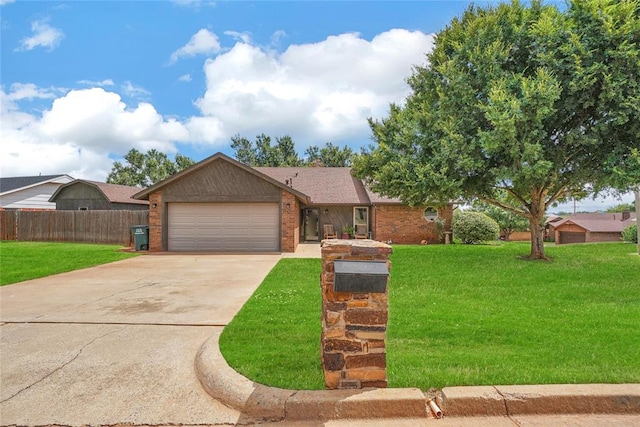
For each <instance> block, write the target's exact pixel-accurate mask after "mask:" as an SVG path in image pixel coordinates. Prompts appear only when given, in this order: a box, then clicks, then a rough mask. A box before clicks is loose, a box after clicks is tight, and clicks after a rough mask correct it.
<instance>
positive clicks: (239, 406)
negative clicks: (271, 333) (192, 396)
mask: <svg viewBox="0 0 640 427" xmlns="http://www.w3.org/2000/svg"><path fill="white" fill-rule="evenodd" d="M195 370H196V374H197V376H198V379H199V380H200V383H201V384H202V386H203V387H204V389H205V390H206V391H207V393H209V394H210V395H211V396H212V397H213V398H215V399H216V400H218V401H220V402H222V403H223V404H225V405H227V406H229V407H231V408H233V409H236V410H238V411H240V412H241V413H243V414H244V415H248V416H250V417H252V418H254V419H255V420H261V421H284V420H286V421H305V420H314V421H319V420H327V421H328V420H336V419H358V418H393V417H396V418H405V417H409V418H427V417H428V416H429V413H428V412H427V406H426V401H427V399H426V398H425V396H424V394H423V393H422V391H421V390H419V389H417V388H387V389H362V390H302V391H296V390H285V389H280V388H275V387H267V386H264V385H262V384H257V383H254V382H253V381H251V380H249V379H247V378H245V377H243V376H242V375H240V374H239V373H237V372H236V371H234V370H233V369H232V368H231V367H230V366H229V365H228V364H227V362H226V360H225V359H224V357H223V356H222V353H220V349H219V346H218V336H217V335H215V336H213V337H211V338H209V339H208V340H207V341H206V342H205V343H204V344H203V345H202V347H201V348H200V351H199V352H198V355H197V356H196V360H195Z"/></svg>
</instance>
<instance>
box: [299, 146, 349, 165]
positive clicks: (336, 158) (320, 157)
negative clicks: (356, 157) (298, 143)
mask: <svg viewBox="0 0 640 427" xmlns="http://www.w3.org/2000/svg"><path fill="white" fill-rule="evenodd" d="M304 154H305V156H306V158H305V163H306V164H308V165H309V166H325V167H334V168H340V167H349V166H351V160H352V158H353V150H352V149H351V148H349V147H347V146H346V145H345V146H344V147H342V148H340V147H338V146H337V145H333V144H332V143H330V142H327V144H326V145H325V146H324V147H318V146H317V145H312V146H311V147H309V148H307V149H306V150H305V152H304Z"/></svg>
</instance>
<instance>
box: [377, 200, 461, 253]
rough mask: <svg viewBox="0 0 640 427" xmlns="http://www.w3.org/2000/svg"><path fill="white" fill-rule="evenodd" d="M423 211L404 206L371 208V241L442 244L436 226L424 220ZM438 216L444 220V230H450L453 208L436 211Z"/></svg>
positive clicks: (422, 209) (448, 206)
mask: <svg viewBox="0 0 640 427" xmlns="http://www.w3.org/2000/svg"><path fill="white" fill-rule="evenodd" d="M424 209H425V208H424V207H416V208H413V207H410V206H406V205H376V206H373V208H372V215H371V228H372V231H373V239H375V240H378V241H380V242H387V241H389V240H390V241H391V242H392V243H400V244H419V243H421V242H422V241H426V243H442V242H443V241H444V239H443V238H441V237H440V234H439V230H438V226H437V225H436V224H435V223H433V222H430V221H427V220H426V219H425V218H424ZM438 216H439V217H441V218H444V219H445V230H451V221H452V219H453V206H452V205H447V206H446V207H444V208H440V209H438Z"/></svg>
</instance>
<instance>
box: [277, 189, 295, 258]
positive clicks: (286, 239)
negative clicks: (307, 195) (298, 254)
mask: <svg viewBox="0 0 640 427" xmlns="http://www.w3.org/2000/svg"><path fill="white" fill-rule="evenodd" d="M287 205H288V206H287ZM280 212H281V217H280V221H281V224H280V250H281V251H282V252H295V251H296V248H297V247H298V244H299V243H300V205H299V204H298V200H297V199H296V197H295V196H294V195H293V194H291V193H289V192H288V191H285V190H282V200H281V201H280Z"/></svg>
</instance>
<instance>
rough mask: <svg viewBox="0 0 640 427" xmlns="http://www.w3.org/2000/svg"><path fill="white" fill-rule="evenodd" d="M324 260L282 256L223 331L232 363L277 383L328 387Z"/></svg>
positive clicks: (225, 351)
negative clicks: (323, 359)
mask: <svg viewBox="0 0 640 427" xmlns="http://www.w3.org/2000/svg"><path fill="white" fill-rule="evenodd" d="M319 277H320V260H319V259H294V258H288V259H283V260H281V261H280V262H279V263H278V264H277V265H276V266H275V267H274V268H273V270H271V272H270V273H269V274H268V275H267V277H266V278H265V280H264V282H263V283H262V285H260V287H259V288H258V289H257V290H256V292H255V293H254V294H253V296H252V297H251V298H250V299H249V301H247V303H246V304H245V305H244V306H243V307H242V309H241V310H240V312H239V313H238V314H237V315H236V317H235V318H234V319H233V321H232V322H231V323H230V324H229V325H228V326H227V327H226V328H225V329H224V331H223V332H222V336H221V337H220V349H221V351H222V353H223V354H224V355H225V358H226V359H227V361H228V362H229V364H230V365H231V366H233V367H234V368H235V369H236V370H237V371H238V372H240V373H242V374H244V375H245V376H247V377H249V378H251V379H253V380H254V381H256V382H259V383H262V384H267V385H271V386H276V387H283V388H289V387H291V386H292V385H295V388H297V389H310V390H313V389H320V388H323V387H324V380H323V377H322V369H321V366H320V363H319V360H320V332H321V325H320V310H321V307H322V301H321V299H320V282H319Z"/></svg>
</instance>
